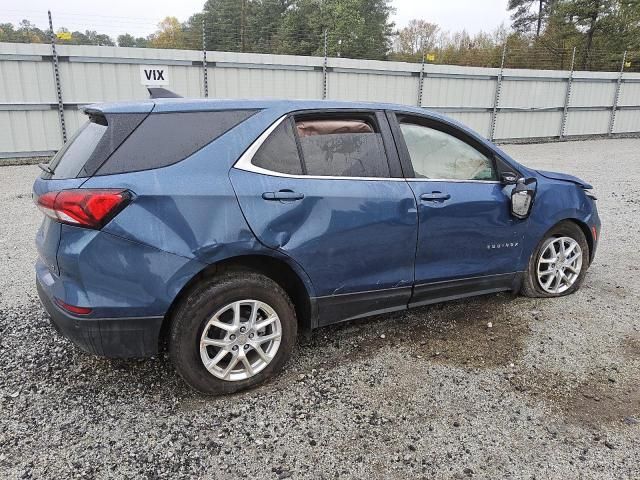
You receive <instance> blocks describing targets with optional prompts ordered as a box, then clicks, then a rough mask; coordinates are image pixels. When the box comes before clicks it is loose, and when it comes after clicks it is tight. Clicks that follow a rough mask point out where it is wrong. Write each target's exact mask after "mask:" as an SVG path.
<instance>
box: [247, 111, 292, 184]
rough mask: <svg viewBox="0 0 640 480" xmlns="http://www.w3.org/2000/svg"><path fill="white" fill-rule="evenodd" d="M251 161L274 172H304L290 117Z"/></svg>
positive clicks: (279, 126)
mask: <svg viewBox="0 0 640 480" xmlns="http://www.w3.org/2000/svg"><path fill="white" fill-rule="evenodd" d="M251 163H253V164H254V165H255V166H256V167H261V168H265V169H267V170H271V171H272V172H280V173H288V174H290V175H300V174H301V173H302V165H301V163H300V156H299V155H298V146H297V145H296V137H295V135H294V133H293V126H292V125H291V121H290V120H289V119H286V120H285V121H283V122H282V123H281V124H280V125H278V127H277V128H276V129H275V130H274V131H273V133H272V134H271V135H270V136H269V138H267V140H266V141H265V142H264V143H263V144H262V146H261V147H260V149H259V150H258V151H257V152H256V154H255V155H254V157H253V160H252V161H251Z"/></svg>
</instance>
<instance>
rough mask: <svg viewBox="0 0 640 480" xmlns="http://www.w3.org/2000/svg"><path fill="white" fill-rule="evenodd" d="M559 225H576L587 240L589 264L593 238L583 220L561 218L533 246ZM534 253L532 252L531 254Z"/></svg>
mask: <svg viewBox="0 0 640 480" xmlns="http://www.w3.org/2000/svg"><path fill="white" fill-rule="evenodd" d="M561 223H573V224H574V225H577V226H578V227H579V228H580V230H581V231H582V233H583V234H584V236H585V238H586V240H587V246H588V247H589V264H591V260H592V259H593V255H594V253H595V252H594V244H595V241H594V238H593V233H592V232H591V229H590V228H589V225H588V224H587V223H586V222H584V221H583V220H580V219H579V218H576V217H566V218H562V219H560V220H558V221H556V222H555V223H554V224H553V225H551V226H550V227H549V228H547V229H546V230H545V231H544V232H543V234H542V235H541V236H540V238H538V239H537V241H536V243H535V245H536V246H537V245H539V244H540V242H541V241H542V240H543V239H544V238H546V237H547V235H548V234H549V232H550V231H551V230H553V229H554V228H556V227H557V226H558V225H560V224H561ZM534 248H536V247H535V246H534ZM533 253H535V250H534V252H532V254H533Z"/></svg>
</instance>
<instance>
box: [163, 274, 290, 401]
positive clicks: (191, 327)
mask: <svg viewBox="0 0 640 480" xmlns="http://www.w3.org/2000/svg"><path fill="white" fill-rule="evenodd" d="M244 299H254V300H259V301H261V302H264V303H266V304H268V305H269V306H271V307H272V308H273V309H274V310H275V312H276V314H277V315H278V317H279V318H280V324H281V327H282V337H281V340H280V346H279V348H278V351H277V352H276V354H275V357H274V358H273V359H272V360H271V361H270V363H269V364H268V365H267V366H266V367H265V368H264V370H262V371H260V372H258V373H257V374H255V375H254V376H252V377H249V378H247V379H244V380H238V381H229V380H222V379H220V378H217V377H216V376H214V375H213V374H212V373H210V372H209V371H208V370H207V369H206V368H205V366H204V364H203V363H202V359H201V357H200V337H201V335H202V331H203V329H204V328H205V325H206V324H207V322H208V320H209V319H210V318H211V316H212V315H214V314H215V312H217V311H218V310H220V309H221V308H223V307H224V306H226V305H229V304H231V303H233V302H236V301H239V300H244ZM297 326H298V324H297V319H296V314H295V309H294V307H293V305H292V303H291V300H290V298H289V296H288V295H287V294H286V292H285V291H284V290H283V289H282V288H281V287H280V285H278V284H277V283H276V282H274V281H273V280H271V279H270V278H268V277H266V276H264V275H262V274H258V273H255V272H251V271H229V272H226V273H223V274H221V275H219V276H216V277H213V278H211V279H207V280H204V281H203V283H202V284H200V285H199V286H198V287H196V288H195V289H194V290H192V291H191V293H190V294H189V295H188V296H187V297H186V298H185V299H183V300H182V302H181V303H180V305H179V306H178V307H177V308H176V310H175V312H174V314H173V316H172V323H171V330H170V334H169V356H170V358H171V360H172V362H173V364H174V365H175V367H176V370H177V371H178V373H179V374H180V376H181V377H182V378H183V379H184V380H185V382H187V383H188V384H189V385H190V386H191V387H193V388H194V389H196V390H198V391H199V392H202V393H204V394H207V395H220V394H228V393H233V392H237V391H240V390H245V389H249V388H252V387H255V386H256V385H258V384H260V383H262V382H264V381H265V380H267V379H268V378H270V377H272V376H273V375H275V374H276V373H278V372H279V371H280V370H281V369H282V367H283V365H284V364H285V363H286V362H287V360H288V359H289V357H290V355H291V352H292V350H293V347H294V345H295V342H296V336H297Z"/></svg>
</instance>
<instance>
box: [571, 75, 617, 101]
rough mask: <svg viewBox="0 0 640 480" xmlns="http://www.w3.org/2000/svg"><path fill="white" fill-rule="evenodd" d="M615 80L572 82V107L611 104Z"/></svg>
mask: <svg viewBox="0 0 640 480" xmlns="http://www.w3.org/2000/svg"><path fill="white" fill-rule="evenodd" d="M615 91H616V83H615V82H582V81H581V82H573V86H572V87H571V103H570V105H571V106H572V107H592V106H611V105H613V95H614V93H615Z"/></svg>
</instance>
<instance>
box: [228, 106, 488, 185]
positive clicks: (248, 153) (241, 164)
mask: <svg viewBox="0 0 640 480" xmlns="http://www.w3.org/2000/svg"><path fill="white" fill-rule="evenodd" d="M288 116H289V114H288V113H287V114H285V115H283V116H282V117H280V118H279V119H277V120H276V121H275V122H274V123H272V124H271V125H270V126H269V128H267V129H266V130H265V131H264V132H262V134H260V136H259V137H258V138H257V139H256V140H255V141H254V142H253V143H252V144H251V145H250V146H249V148H247V149H246V150H245V152H244V153H243V154H242V155H241V156H240V158H239V159H238V160H237V161H236V163H235V164H234V165H233V167H232V168H235V169H237V170H244V171H245V172H252V173H259V174H261V175H269V176H271V177H282V178H292V179H312V180H365V181H387V182H405V181H407V182H408V181H412V182H413V181H417V182H455V183H467V182H473V183H500V182H499V181H495V180H454V179H451V180H448V179H443V178H437V179H436V178H405V177H402V178H398V177H340V176H332V175H293V174H290V173H282V172H275V171H273V170H268V169H266V168H262V167H258V166H257V165H254V164H253V163H252V161H253V157H254V156H255V155H256V153H258V150H259V149H260V147H261V146H262V144H263V143H264V142H266V141H267V138H269V136H270V135H271V134H272V133H273V132H274V130H275V129H276V128H278V126H280V124H281V123H282V122H284V121H285V119H286V118H287V117H288Z"/></svg>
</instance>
